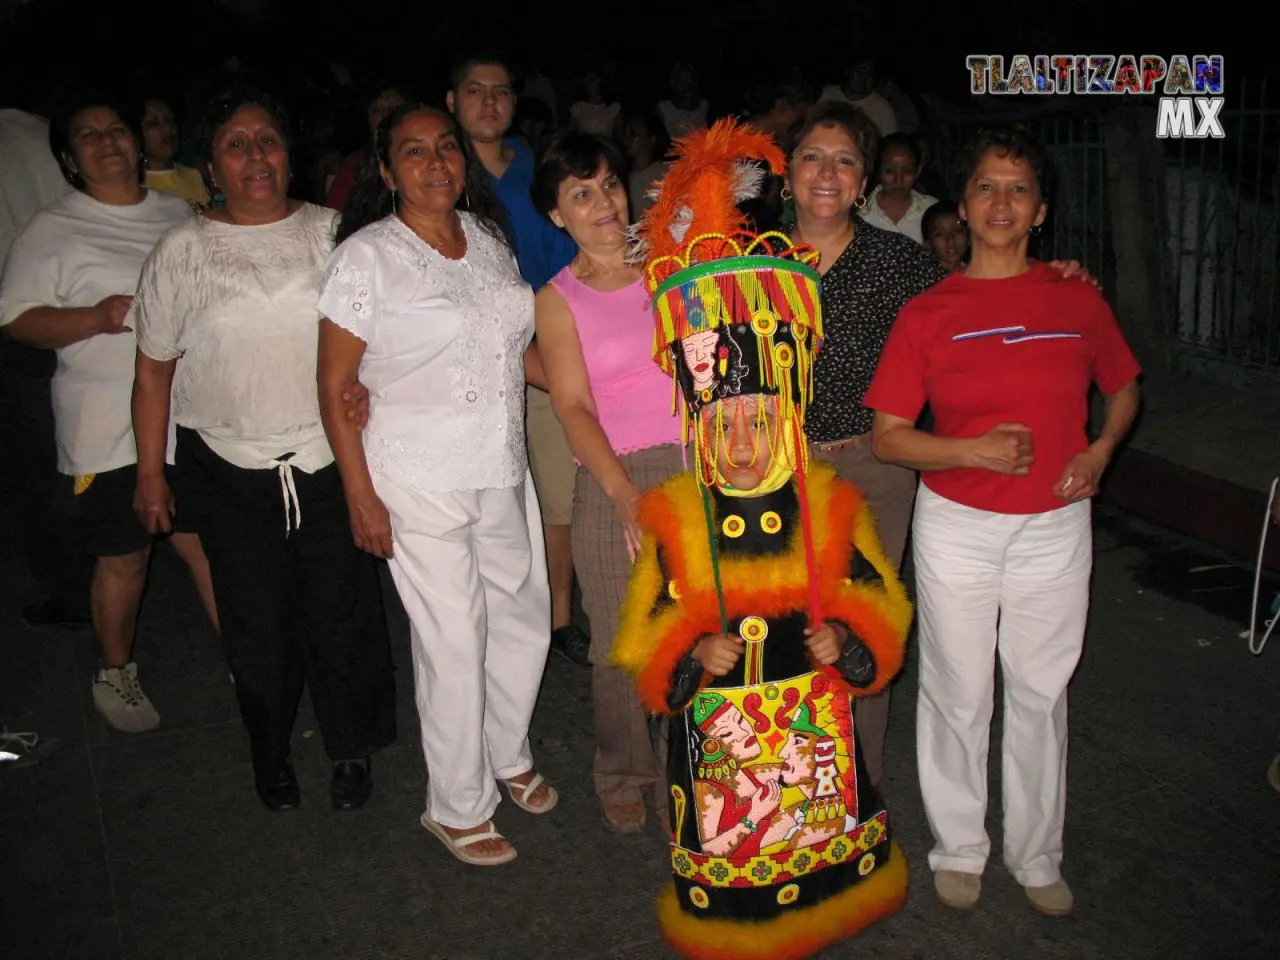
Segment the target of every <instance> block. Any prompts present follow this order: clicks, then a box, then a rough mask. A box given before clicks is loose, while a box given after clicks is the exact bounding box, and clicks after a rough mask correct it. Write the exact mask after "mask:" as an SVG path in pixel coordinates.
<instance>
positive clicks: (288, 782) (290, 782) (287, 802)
mask: <svg viewBox="0 0 1280 960" xmlns="http://www.w3.org/2000/svg"><path fill="white" fill-rule="evenodd" d="M254 786H256V787H257V788H258V798H259V799H260V800H261V801H262V803H263V806H265V807H266V808H267V809H268V810H297V809H298V807H300V806H302V790H301V789H300V788H299V787H298V776H297V774H295V773H294V772H293V764H291V763H289V761H287V760H286V761H285V762H284V763H283V764H282V765H281V766H279V767H277V768H276V769H275V770H274V771H273V772H271V773H269V774H267V775H266V776H262V777H255V778H254Z"/></svg>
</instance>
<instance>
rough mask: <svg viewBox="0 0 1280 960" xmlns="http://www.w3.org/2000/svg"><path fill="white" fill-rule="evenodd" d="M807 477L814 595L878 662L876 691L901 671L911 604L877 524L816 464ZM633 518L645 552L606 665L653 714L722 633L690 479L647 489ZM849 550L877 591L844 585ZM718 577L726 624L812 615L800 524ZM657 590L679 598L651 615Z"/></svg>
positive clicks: (733, 560) (727, 560)
mask: <svg viewBox="0 0 1280 960" xmlns="http://www.w3.org/2000/svg"><path fill="white" fill-rule="evenodd" d="M807 479H808V487H809V502H810V509H811V511H812V517H813V531H814V549H815V553H816V556H817V560H818V565H819V570H820V577H821V584H820V587H821V593H822V595H823V597H824V608H826V609H827V610H828V611H829V612H828V613H827V614H826V615H828V616H835V615H837V613H842V614H845V615H846V618H847V619H849V626H850V627H851V628H853V629H854V630H855V631H857V632H858V633H859V636H860V638H861V639H862V640H863V642H864V643H867V644H868V646H869V647H870V648H871V650H872V653H873V655H874V656H876V658H877V661H879V662H880V664H881V669H880V670H878V671H877V685H878V686H879V685H883V684H885V683H888V681H889V680H890V679H892V677H893V676H894V675H895V674H896V673H897V672H898V669H900V665H901V653H902V648H903V645H904V644H905V641H906V634H907V629H908V628H909V626H910V622H911V602H910V600H909V599H908V598H907V593H906V589H905V588H904V587H903V585H902V583H901V581H900V580H899V579H898V575H897V572H896V571H895V570H894V568H893V565H892V564H890V563H889V561H888V559H887V558H886V557H885V555H884V550H883V549H882V548H881V546H880V541H879V538H878V537H877V536H876V534H875V522H874V519H873V518H872V517H871V513H870V511H869V510H868V509H867V507H866V505H865V503H864V501H863V500H862V497H861V495H860V494H858V492H857V491H856V489H855V488H853V487H852V486H850V485H849V484H846V483H844V482H843V481H840V480H838V479H837V477H836V474H835V471H834V470H832V469H831V468H830V467H827V466H826V465H823V464H815V465H814V468H813V471H812V474H811V475H810V476H809V477H808V478H807ZM639 520H640V525H641V527H642V528H643V529H644V531H645V540H644V545H643V549H642V551H641V556H640V558H639V560H638V561H637V563H636V565H635V568H634V569H633V572H632V580H631V587H630V589H629V591H628V595H627V599H626V601H625V602H624V603H623V606H622V611H621V618H620V620H621V622H620V629H619V631H618V635H617V637H616V638H615V640H614V646H613V650H612V653H611V655H610V658H611V660H612V662H613V663H615V664H616V665H618V666H620V667H622V668H623V669H625V670H627V671H628V672H629V673H631V674H633V675H635V676H636V677H637V679H638V686H639V689H640V694H641V698H642V699H643V700H644V702H645V704H646V705H647V706H648V707H649V708H650V709H651V710H653V711H654V712H669V711H670V709H671V708H670V706H669V705H668V704H667V702H666V694H667V691H668V688H669V680H670V674H671V671H672V670H673V669H674V668H675V666H676V664H677V663H678V662H679V660H680V658H681V657H683V656H684V655H685V654H686V653H687V652H688V651H689V649H691V648H692V646H693V645H694V644H695V643H696V642H697V641H698V639H699V638H700V637H701V636H704V635H707V634H714V633H718V632H719V631H720V617H719V603H718V601H717V598H716V593H715V578H714V575H713V572H712V567H711V552H710V550H709V549H708V545H707V528H706V519H705V516H704V514H703V505H702V495H701V491H700V489H699V487H698V482H697V479H696V478H695V477H694V476H692V475H690V474H681V475H680V476H678V477H673V478H672V479H671V480H669V481H668V482H667V483H665V484H663V485H662V486H661V487H659V488H658V489H656V490H654V491H652V492H651V493H650V494H648V495H647V496H646V497H645V498H644V500H643V501H642V502H641V504H640V509H639ZM833 531H834V532H833ZM840 531H843V533H841V532H840ZM855 542H857V544H858V548H859V549H862V550H863V551H864V552H865V554H866V556H867V559H868V561H869V562H870V563H871V564H872V565H873V566H874V567H875V568H876V570H877V571H878V572H879V573H880V575H881V577H882V578H883V580H884V585H883V586H881V585H880V584H872V583H851V582H849V581H848V579H847V578H848V576H849V570H850V566H851V564H852V558H853V551H854V549H855V547H854V544H855ZM659 544H661V549H662V564H661V565H659V563H658V547H659ZM720 579H721V584H722V586H723V593H724V599H725V606H726V610H727V611H728V614H729V616H730V617H731V618H735V619H736V618H737V617H739V616H743V615H745V614H752V615H755V616H759V617H764V618H765V619H769V618H771V617H777V616H784V615H786V614H789V613H792V612H794V611H797V610H807V609H809V606H810V591H809V570H808V566H807V564H806V562H805V552H804V542H803V534H802V531H801V527H800V524H799V523H796V524H795V525H794V526H793V528H792V530H791V531H790V534H789V541H788V544H787V550H786V552H785V553H783V554H781V555H771V556H761V557H737V556H731V557H724V556H722V557H721V560H720ZM664 591H666V592H668V595H670V596H675V595H678V600H677V601H676V602H675V603H674V604H671V605H669V606H666V607H664V608H663V609H662V610H661V612H659V613H658V614H657V615H656V616H653V615H652V611H653V606H654V602H655V601H656V600H657V598H658V597H659V596H660V595H662V593H663V592H664ZM842 601H844V602H842ZM878 686H877V689H878ZM864 692H868V693H870V692H874V690H867V691H864Z"/></svg>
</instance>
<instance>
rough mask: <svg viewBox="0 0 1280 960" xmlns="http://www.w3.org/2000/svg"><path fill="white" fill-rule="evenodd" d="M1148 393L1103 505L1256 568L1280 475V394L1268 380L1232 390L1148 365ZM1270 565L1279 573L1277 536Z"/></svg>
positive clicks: (1269, 549) (1244, 382)
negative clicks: (1205, 543) (1270, 501)
mask: <svg viewBox="0 0 1280 960" xmlns="http://www.w3.org/2000/svg"><path fill="white" fill-rule="evenodd" d="M1142 389H1143V411H1142V414H1141V416H1140V418H1139V421H1138V424H1137V427H1136V428H1135V430H1134V432H1133V434H1132V436H1131V438H1130V441H1129V443H1128V444H1127V445H1126V447H1125V449H1124V450H1123V451H1122V452H1121V453H1120V454H1119V455H1118V456H1117V457H1116V459H1115V462H1114V465H1113V467H1112V469H1111V471H1110V473H1109V475H1108V477H1107V482H1106V486H1105V489H1104V491H1103V498H1104V499H1105V500H1107V501H1109V502H1111V503H1114V504H1116V505H1117V506H1120V507H1123V508H1124V509H1126V510H1130V511H1133V512H1135V513H1137V514H1138V515H1140V516H1143V517H1146V518H1147V519H1149V520H1152V521H1154V522H1155V523H1158V524H1161V525H1163V526H1167V527H1169V528H1170V529H1173V530H1176V531H1178V532H1179V533H1184V534H1186V535H1188V536H1192V537H1197V538H1199V539H1203V540H1206V541H1208V542H1210V543H1212V544H1214V545H1216V546H1219V547H1221V548H1223V549H1225V550H1228V551H1230V552H1231V553H1232V554H1233V555H1235V556H1237V557H1239V558H1242V559H1248V560H1249V562H1253V561H1254V559H1255V558H1256V555H1257V552H1258V545H1259V537H1260V534H1261V530H1262V520H1263V517H1264V515H1265V512H1266V506H1267V499H1268V494H1269V492H1270V488H1271V483H1272V481H1273V480H1274V479H1275V477H1276V476H1277V475H1280V390H1278V389H1277V387H1276V386H1275V384H1274V383H1273V382H1271V381H1268V380H1265V379H1263V378H1254V379H1252V380H1249V379H1247V378H1245V379H1242V380H1241V381H1240V382H1239V383H1238V384H1236V385H1229V384H1226V383H1223V382H1217V381H1214V380H1211V379H1208V378H1207V377H1205V376H1192V375H1190V374H1185V373H1178V372H1174V371H1168V370H1162V369H1160V368H1158V367H1155V366H1151V365H1148V366H1147V367H1146V370H1145V373H1144V375H1143V385H1142ZM1266 565H1267V566H1268V567H1270V568H1271V569H1272V570H1276V571H1280V530H1278V531H1277V533H1276V535H1275V536H1274V537H1271V538H1269V542H1268V547H1267V553H1266Z"/></svg>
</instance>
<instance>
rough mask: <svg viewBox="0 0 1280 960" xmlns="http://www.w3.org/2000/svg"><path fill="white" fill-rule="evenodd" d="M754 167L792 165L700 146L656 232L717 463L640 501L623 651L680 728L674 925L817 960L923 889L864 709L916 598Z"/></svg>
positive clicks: (758, 954)
mask: <svg viewBox="0 0 1280 960" xmlns="http://www.w3.org/2000/svg"><path fill="white" fill-rule="evenodd" d="M753 161H757V162H760V161H762V162H764V163H767V164H768V165H769V166H770V167H771V168H772V169H773V170H774V171H775V172H781V171H782V169H783V163H784V157H783V155H782V152H781V151H780V150H779V149H778V148H777V147H776V146H775V145H774V144H773V142H772V141H771V140H770V139H769V138H768V137H766V136H765V135H764V134H761V133H757V132H755V131H753V130H751V129H750V128H747V127H743V126H740V125H738V124H737V123H736V122H735V121H732V120H729V121H722V122H721V123H719V124H716V125H715V126H714V127H712V128H711V129H709V130H706V131H702V132H699V133H696V134H694V135H692V136H690V137H688V138H686V139H685V140H684V141H683V142H682V143H681V144H680V151H679V156H678V159H677V161H676V162H675V163H674V164H673V165H672V167H671V168H670V169H669V171H668V173H667V175H666V177H665V178H664V179H663V181H662V184H661V186H660V190H659V194H658V199H657V201H656V203H655V205H654V206H653V207H652V208H651V209H650V211H649V214H648V216H647V217H646V219H645V221H644V222H643V223H642V224H641V225H640V227H639V230H638V241H639V244H640V247H639V249H640V251H641V254H642V255H643V256H644V258H645V260H646V263H647V273H648V283H649V289H650V291H651V292H652V294H653V302H654V307H653V309H654V314H655V319H656V337H655V341H654V356H655V359H656V360H657V361H658V363H659V364H661V365H662V367H663V368H664V369H665V370H667V371H669V372H670V373H671V374H672V376H673V378H674V380H675V383H676V385H677V391H678V393H677V397H678V400H679V405H680V410H681V413H682V415H683V417H684V423H685V427H686V439H687V440H688V439H692V441H693V447H694V451H695V467H694V469H693V470H692V471H691V472H689V473H685V474H682V475H680V476H677V477H675V478H673V479H672V480H671V481H669V482H667V483H666V484H664V485H663V486H661V487H659V488H657V489H655V490H653V491H652V492H650V493H649V494H648V495H647V496H646V497H645V498H644V499H643V500H642V501H641V503H640V506H639V510H638V517H639V523H640V526H641V529H642V531H643V534H644V536H643V549H642V551H641V554H640V556H639V557H638V559H637V560H636V564H635V568H634V571H633V574H632V580H631V586H630V592H629V595H628V598H627V602H626V604H625V606H624V608H623V616H622V628H621V630H620V632H619V634H618V637H617V639H616V642H615V645H614V649H613V654H612V655H613V659H614V661H615V662H616V663H618V664H619V665H620V666H622V667H624V668H626V669H627V670H628V671H629V672H631V673H632V674H633V675H634V676H635V677H636V682H637V685H638V687H639V689H640V692H641V695H642V696H643V698H644V699H645V702H646V703H647V704H648V705H649V707H650V708H651V709H652V710H653V711H654V712H655V713H661V714H668V715H669V724H668V727H669V739H668V765H667V775H668V778H669V797H668V800H669V808H668V809H669V813H670V825H671V831H672V843H671V845H670V859H671V868H672V871H673V874H674V877H673V881H672V883H671V884H669V885H668V886H667V887H666V888H665V889H664V890H663V892H662V894H661V896H660V898H659V903H658V914H659V921H660V923H661V926H662V931H663V935H664V936H665V937H666V939H667V940H668V942H669V943H671V945H672V946H673V947H675V949H676V950H677V951H678V952H679V953H680V954H681V955H683V956H685V957H689V958H694V960H713V958H714V960H730V958H732V960H753V958H760V960H765V958H768V960H792V958H795V960H798V958H803V957H810V956H812V955H813V954H815V953H817V952H818V951H820V950H822V949H824V948H825V947H827V946H829V945H831V944H833V943H837V942H839V941H841V940H844V939H846V938H848V937H850V936H852V935H854V934H856V933H857V932H858V931H860V930H862V929H864V928H866V927H867V926H869V925H870V924H872V923H875V922H877V921H878V920H881V919H883V918H885V917H888V916H891V915H892V914H894V913H896V912H897V911H898V910H900V909H901V907H902V905H903V903H904V902H905V900H906V895H907V865H906V861H905V859H904V857H903V854H902V850H901V849H900V848H899V846H898V845H897V844H896V843H895V842H894V841H893V839H892V831H891V828H890V825H889V818H888V814H887V812H886V811H885V808H884V804H883V802H882V801H881V799H880V798H879V797H878V796H877V795H876V793H875V791H874V790H873V789H872V788H871V783H870V780H869V779H868V777H867V775H866V772H865V770H864V768H863V764H862V760H861V756H860V754H859V749H858V738H857V733H856V731H855V730H854V728H853V704H852V698H854V697H858V696H866V695H869V694H874V693H878V692H879V691H880V690H882V689H883V688H884V687H885V685H886V684H888V682H889V681H890V680H891V679H892V678H893V676H894V675H895V674H896V673H897V672H898V670H899V669H900V668H901V666H902V656H903V647H904V643H905V639H906V634H907V629H908V626H909V623H910V619H911V605H910V602H909V601H908V599H907V595H906V591H905V590H904V589H903V586H902V584H901V582H900V581H899V580H898V578H897V574H896V573H895V571H894V568H893V565H892V564H891V563H889V561H888V560H887V559H886V558H885V556H884V553H883V551H882V550H881V548H880V544H879V540H878V538H877V536H876V531H875V522H874V520H873V518H872V516H871V514H870V513H869V511H868V509H867V505H866V503H865V501H864V500H863V498H862V496H861V495H860V493H859V492H858V491H857V490H856V489H855V488H854V487H852V486H850V485H849V484H847V483H844V482H843V481H841V480H839V479H837V478H836V476H835V473H834V471H832V470H830V469H828V468H827V467H826V466H823V465H820V464H818V463H817V462H814V463H810V460H809V454H808V443H807V441H806V439H805V435H804V414H805V409H806V404H807V402H808V400H809V397H810V392H811V390H812V371H813V360H814V357H815V355H816V353H817V351H818V349H819V347H820V345H821V341H822V318H821V313H820V307H819V287H820V278H819V275H818V273H817V271H816V270H814V269H813V266H812V264H813V263H814V262H815V261H816V259H817V255H816V253H815V252H813V251H812V250H810V249H808V248H800V249H797V248H796V247H794V246H793V245H792V243H791V241H790V240H789V239H788V238H787V237H785V236H783V235H781V234H765V235H761V236H751V235H748V234H745V233H744V232H743V228H744V221H743V219H742V217H741V215H740V213H739V211H738V209H737V207H736V202H737V201H739V200H741V199H744V198H745V197H747V196H749V195H751V192H752V190H753V189H755V188H757V187H758V183H759V180H760V171H759V168H758V167H757V166H756V165H755V163H753Z"/></svg>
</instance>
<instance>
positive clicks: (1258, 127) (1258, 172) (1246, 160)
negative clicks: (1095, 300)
mask: <svg viewBox="0 0 1280 960" xmlns="http://www.w3.org/2000/svg"><path fill="white" fill-rule="evenodd" d="M1230 94H1231V96H1230V98H1229V100H1228V104H1229V105H1231V109H1224V110H1223V111H1222V113H1221V114H1220V118H1221V121H1222V125H1223V129H1224V131H1225V133H1226V137H1225V138H1222V139H1209V140H1188V139H1180V140H1173V139H1170V140H1160V141H1157V140H1156V138H1155V111H1154V109H1153V110H1152V111H1151V123H1150V125H1149V128H1147V129H1144V131H1143V136H1146V137H1149V138H1150V141H1149V143H1148V146H1150V147H1151V150H1150V156H1151V157H1152V158H1153V161H1152V163H1151V166H1152V167H1153V168H1154V169H1152V170H1151V172H1150V173H1151V182H1150V183H1149V184H1146V185H1144V188H1145V189H1144V193H1145V194H1146V195H1147V196H1148V198H1149V201H1148V205H1147V206H1148V217H1149V223H1150V229H1151V230H1153V231H1155V233H1156V244H1155V247H1156V249H1157V251H1158V253H1157V255H1156V256H1155V260H1156V263H1157V271H1158V276H1157V277H1156V278H1155V279H1156V284H1155V286H1156V287H1157V289H1158V290H1159V296H1160V298H1161V302H1160V309H1161V315H1162V316H1163V317H1164V318H1165V335H1166V336H1167V337H1168V339H1169V341H1170V343H1171V344H1172V345H1173V346H1174V347H1175V350H1176V354H1177V355H1178V356H1179V357H1181V358H1182V359H1183V360H1184V361H1187V362H1190V363H1193V364H1197V365H1202V366H1203V365H1206V364H1208V365H1215V364H1216V365H1218V366H1224V365H1225V366H1226V367H1228V368H1235V369H1236V370H1238V371H1244V370H1252V371H1268V372H1272V373H1280V329H1278V327H1280V270H1278V269H1277V265H1278V263H1280V107H1271V106H1268V101H1267V88H1266V83H1265V81H1264V82H1262V83H1257V84H1254V85H1249V84H1248V83H1247V81H1246V80H1243V79H1242V80H1240V81H1238V82H1237V83H1236V84H1235V85H1234V87H1233V89H1232V90H1231V91H1230ZM1054 106H1055V107H1056V106H1057V105H1056V104H1055V105H1054ZM1152 106H1154V104H1153V105H1152ZM1105 110H1106V106H1105V104H1104V103H1098V102H1096V101H1090V100H1084V99H1083V98H1082V99H1081V100H1076V101H1075V102H1074V103H1072V102H1070V101H1068V102H1067V104H1064V106H1063V108H1062V112H1058V113H1054V114H1051V115H1046V114H1045V113H1044V112H1043V111H1042V112H1040V113H1038V114H1037V113H1034V112H1026V111H1022V112H1019V114H1018V115H1017V116H1016V119H1017V120H1018V121H1019V122H1022V123H1025V124H1026V125H1027V126H1028V127H1029V128H1030V129H1031V131H1032V132H1033V134H1034V135H1035V136H1036V137H1037V138H1038V139H1039V140H1040V141H1041V143H1043V144H1044V145H1045V147H1046V149H1047V150H1048V152H1049V154H1050V156H1051V158H1052V160H1053V164H1054V173H1055V177H1054V186H1055V189H1054V195H1053V203H1052V204H1051V206H1050V215H1049V220H1048V221H1047V223H1046V224H1045V227H1044V229H1043V231H1042V234H1041V236H1040V237H1038V238H1037V242H1036V243H1035V246H1034V247H1033V250H1032V253H1033V255H1035V256H1038V257H1040V258H1042V259H1074V260H1079V261H1080V262H1081V263H1083V264H1085V265H1086V266H1087V267H1088V268H1089V269H1090V271H1092V272H1093V273H1094V274H1095V275H1096V276H1099V277H1100V278H1102V280H1103V283H1104V284H1108V285H1109V284H1110V283H1112V282H1114V280H1115V258H1114V253H1113V248H1112V236H1113V230H1112V207H1111V205H1110V203H1109V202H1108V191H1109V190H1110V189H1112V188H1111V186H1110V183H1109V181H1108V176H1107V142H1106V131H1105V125H1104V122H1103V119H1104V116H1105ZM1013 118H1014V117H1013V116H1012V115H1011V112H1010V111H1000V112H999V113H994V114H992V115H990V116H985V117H972V118H966V119H965V120H963V121H960V122H950V123H947V124H944V125H943V126H941V127H939V128H937V129H936V131H935V135H936V137H937V144H936V149H937V154H938V160H939V163H940V165H941V168H942V170H943V171H944V173H945V174H946V175H947V178H948V183H949V184H954V183H955V180H956V175H957V173H958V167H959V163H960V152H961V149H962V147H963V144H964V142H965V141H966V140H967V139H968V137H969V136H970V135H971V134H972V133H973V132H974V131H975V130H976V129H977V128H978V127H979V126H981V125H982V124H985V123H991V122H994V121H1008V120H1010V119H1013ZM957 193H958V191H957Z"/></svg>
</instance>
